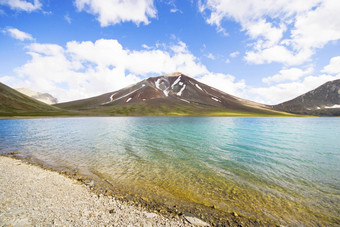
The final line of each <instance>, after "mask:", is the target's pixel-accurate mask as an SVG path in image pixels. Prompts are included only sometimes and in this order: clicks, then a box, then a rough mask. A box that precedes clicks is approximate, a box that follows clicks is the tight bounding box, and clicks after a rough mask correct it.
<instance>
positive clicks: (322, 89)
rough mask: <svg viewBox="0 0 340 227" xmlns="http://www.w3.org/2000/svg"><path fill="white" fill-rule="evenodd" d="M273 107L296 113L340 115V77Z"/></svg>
mask: <svg viewBox="0 0 340 227" xmlns="http://www.w3.org/2000/svg"><path fill="white" fill-rule="evenodd" d="M272 107H273V109H275V110H278V111H285V112H288V113H294V114H307V115H317V116H340V79H338V80H333V81H328V82H326V83H324V84H322V85H320V86H319V87H317V88H315V89H313V90H311V91H309V92H306V93H305V94H302V95H300V96H298V97H296V98H294V99H292V100H289V101H286V102H283V103H280V104H278V105H273V106H272Z"/></svg>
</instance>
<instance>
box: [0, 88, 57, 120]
mask: <svg viewBox="0 0 340 227" xmlns="http://www.w3.org/2000/svg"><path fill="white" fill-rule="evenodd" d="M60 112H62V110H60V109H59V108H57V107H54V106H50V105H47V104H45V103H43V102H40V101H37V100H35V99H33V98H30V97H28V96H26V95H24V94H22V93H20V92H18V91H16V90H14V89H12V88H10V87H8V86H6V85H4V84H2V83H0V116H19V115H25V116H35V115H39V116H42V115H51V114H52V115H54V114H56V113H60Z"/></svg>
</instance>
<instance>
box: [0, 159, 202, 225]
mask: <svg viewBox="0 0 340 227" xmlns="http://www.w3.org/2000/svg"><path fill="white" fill-rule="evenodd" d="M187 219H189V220H190V218H189V217H187ZM187 219H186V218H184V217H173V218H170V217H166V216H163V215H161V214H158V213H156V212H150V211H147V210H145V209H144V208H143V207H137V206H133V205H129V204H128V203H127V202H123V201H120V200H117V199H115V198H112V197H111V196H101V195H100V196H97V195H95V194H94V193H92V192H91V191H90V190H89V189H88V188H87V187H86V186H85V185H82V184H80V183H79V182H77V181H75V180H72V179H70V178H67V177H65V176H63V175H60V174H59V173H57V172H53V171H49V170H45V169H42V168H40V167H37V166H34V165H30V164H27V163H24V162H22V161H20V160H15V159H12V158H8V157H3V156H0V226H33V225H37V226H49V225H53V226H70V225H71V226H107V225H111V226H112V225H114V226H193V225H192V224H190V223H189V222H188V221H187ZM191 221H192V223H195V221H196V222H197V223H196V225H201V226H204V225H205V224H206V223H203V222H202V223H200V222H199V220H193V219H191Z"/></svg>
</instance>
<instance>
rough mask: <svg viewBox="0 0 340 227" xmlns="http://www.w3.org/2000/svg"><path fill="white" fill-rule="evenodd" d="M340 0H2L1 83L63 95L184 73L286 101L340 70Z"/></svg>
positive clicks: (241, 93) (256, 97) (269, 100)
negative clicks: (173, 73) (152, 77)
mask: <svg viewBox="0 0 340 227" xmlns="http://www.w3.org/2000/svg"><path fill="white" fill-rule="evenodd" d="M339 15H340V1H339V0H242V1H240V0H0V82H2V83H4V84H6V85H8V86H10V87H13V88H21V87H24V88H29V89H32V90H35V91H38V92H43V93H44V92H47V93H50V94H52V95H53V96H55V97H57V98H58V100H59V102H65V101H71V100H76V99H82V98H88V97H92V96H96V95H100V94H103V93H106V92H112V91H115V90H118V89H121V88H123V87H125V86H128V85H130V84H133V83H136V82H138V81H140V80H143V79H146V78H148V77H151V76H159V75H163V74H168V73H172V72H182V73H183V74H185V75H188V76H190V77H193V78H195V79H197V80H198V81H200V82H202V83H206V84H208V85H210V86H213V87H216V88H218V89H220V90H222V91H224V92H226V93H229V94H232V95H235V96H238V97H241V98H245V99H249V100H252V101H256V102H260V103H265V104H278V103H281V102H284V101H287V100H290V99H293V98H295V97H296V96H299V95H301V94H303V93H306V92H308V91H310V90H312V89H315V88H316V87H318V86H320V85H322V84H323V83H325V82H327V81H330V80H335V79H340V41H339V40H340V20H339Z"/></svg>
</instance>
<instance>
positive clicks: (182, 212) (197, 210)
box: [0, 152, 279, 226]
mask: <svg viewBox="0 0 340 227" xmlns="http://www.w3.org/2000/svg"><path fill="white" fill-rule="evenodd" d="M4 160H5V163H6V162H8V163H9V164H6V165H7V168H5V169H6V170H7V169H10V170H11V171H12V170H13V169H14V171H16V170H15V169H16V165H20V166H26V167H27V171H25V174H26V172H27V174H28V175H29V177H33V176H32V175H31V174H30V169H32V168H33V169H38V170H35V171H39V172H40V174H43V175H45V174H47V175H49V174H50V175H52V176H51V177H50V179H51V181H50V182H49V183H48V185H51V184H52V185H53V184H55V182H54V181H55V180H54V179H55V178H56V179H59V178H63V179H67V180H69V181H71V182H72V184H74V185H76V186H77V187H78V186H79V187H82V188H83V189H82V190H85V191H87V193H88V195H87V197H88V198H92V197H93V198H98V199H99V200H101V199H104V200H109V201H110V200H112V201H114V202H115V203H118V204H124V206H127V207H129V209H128V210H132V211H133V212H132V214H133V215H134V214H135V213H136V214H137V218H136V220H132V221H131V220H130V219H129V222H130V223H129V222H127V223H121V222H117V223H112V224H114V225H115V226H116V225H118V226H126V225H129V224H131V222H133V223H134V224H133V225H135V224H138V225H141V226H145V225H144V224H143V223H144V222H148V223H150V220H149V219H148V218H147V217H146V216H148V214H150V216H153V217H154V216H155V217H161V219H160V220H158V218H156V219H153V220H151V221H156V222H157V225H155V226H209V225H211V226H264V225H265V226H277V225H279V223H276V222H268V221H265V220H258V219H253V218H250V217H244V216H243V215H240V214H237V213H236V212H232V213H225V212H222V211H219V210H217V209H216V208H215V207H214V206H213V207H206V206H204V205H202V204H195V203H191V204H190V203H186V202H185V203H183V202H182V203H181V201H180V200H173V201H171V199H169V198H158V200H157V199H155V198H150V197H148V196H147V195H146V196H145V194H144V195H143V194H140V193H137V192H136V191H129V190H124V189H123V190H122V188H121V187H119V186H117V185H113V184H112V183H110V182H109V181H107V180H105V179H104V178H101V177H100V176H98V175H96V174H95V173H86V174H85V173H83V172H78V171H76V170H74V169H68V168H63V167H60V168H57V167H54V166H49V165H46V163H43V162H41V161H39V160H34V159H32V157H26V158H25V157H20V152H10V153H6V154H2V155H0V172H2V173H5V174H7V172H6V171H2V168H4V167H3V162H4ZM56 176H57V177H56ZM2 177H3V176H0V186H1V184H6V182H3V180H2V179H1V178H2ZM29 177H28V178H29ZM16 181H18V180H16ZM58 181H60V180H57V182H58ZM19 182H20V180H19ZM19 182H12V184H14V185H15V184H16V183H19ZM20 184H21V182H20ZM48 185H47V186H48ZM28 186H29V185H25V186H24V187H23V188H25V187H28ZM44 187H45V191H46V190H47V189H46V186H45V185H44ZM0 188H4V187H2V186H1V187H0ZM66 188H68V189H69V190H72V188H73V186H70V185H67V187H66ZM47 191H48V190H47ZM1 193H3V192H1ZM5 193H6V192H5ZM17 194H19V192H18V193H17ZM20 194H21V193H20ZM0 198H1V196H0ZM5 198H6V197H5ZM78 199H80V198H78ZM0 200H1V199H0ZM2 206H3V204H2ZM1 209H3V208H2V207H0V211H1ZM109 210H112V209H109ZM141 210H142V211H141ZM1 213H2V212H0V224H4V223H2V222H3V220H2V215H1ZM123 213H124V212H123ZM125 213H131V212H125ZM140 213H142V215H141V214H140ZM144 213H147V215H145V214H144ZM106 215H107V214H106ZM140 216H142V218H141V217H140ZM114 220H116V219H114ZM134 221H137V222H136V223H135V222H134ZM160 221H162V222H160ZM173 221H175V223H176V224H175V225H172V223H173ZM5 224H6V223H5ZM67 224H70V223H67ZM72 224H73V223H72ZM95 224H101V223H95ZM102 224H104V223H102ZM82 225H83V224H82ZM146 226H154V225H153V224H152V223H151V225H148V224H147V225H146Z"/></svg>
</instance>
